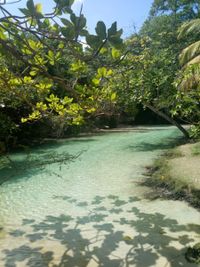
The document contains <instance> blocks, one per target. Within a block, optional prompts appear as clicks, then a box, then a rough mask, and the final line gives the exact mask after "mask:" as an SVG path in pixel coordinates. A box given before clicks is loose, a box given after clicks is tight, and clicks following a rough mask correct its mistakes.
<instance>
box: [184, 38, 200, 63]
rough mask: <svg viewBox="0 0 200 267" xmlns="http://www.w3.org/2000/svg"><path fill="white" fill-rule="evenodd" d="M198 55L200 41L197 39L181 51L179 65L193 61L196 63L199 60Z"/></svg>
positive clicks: (199, 52)
mask: <svg viewBox="0 0 200 267" xmlns="http://www.w3.org/2000/svg"><path fill="white" fill-rule="evenodd" d="M199 55H200V41H197V42H195V43H193V44H191V45H189V46H188V47H186V48H185V49H183V51H182V52H181V54H180V56H179V60H180V64H181V65H185V64H187V65H190V64H193V63H195V62H196V63H197V62H198V60H199Z"/></svg>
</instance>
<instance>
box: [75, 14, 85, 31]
mask: <svg viewBox="0 0 200 267" xmlns="http://www.w3.org/2000/svg"><path fill="white" fill-rule="evenodd" d="M86 22H87V20H86V18H85V17H84V16H83V15H81V16H80V17H79V18H78V23H79V24H78V25H77V26H79V29H83V28H84V27H85V26H86Z"/></svg>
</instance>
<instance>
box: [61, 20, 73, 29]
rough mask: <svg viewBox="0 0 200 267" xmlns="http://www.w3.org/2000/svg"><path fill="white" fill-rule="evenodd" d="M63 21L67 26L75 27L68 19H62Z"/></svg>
mask: <svg viewBox="0 0 200 267" xmlns="http://www.w3.org/2000/svg"><path fill="white" fill-rule="evenodd" d="M61 21H62V23H63V24H64V25H65V26H68V27H73V24H72V23H71V22H70V21H69V20H68V19H64V18H61Z"/></svg>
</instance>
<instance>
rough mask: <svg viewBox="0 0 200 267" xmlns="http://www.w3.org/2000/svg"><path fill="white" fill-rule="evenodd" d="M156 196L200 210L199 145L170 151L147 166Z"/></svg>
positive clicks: (147, 181)
mask: <svg viewBox="0 0 200 267" xmlns="http://www.w3.org/2000/svg"><path fill="white" fill-rule="evenodd" d="M147 169H148V174H149V177H148V178H147V179H146V181H145V182H144V184H145V185H148V186H151V187H152V188H153V189H155V190H154V194H153V197H154V198H156V197H165V198H172V199H179V200H185V201H187V202H188V203H190V204H191V205H192V206H194V207H195V208H198V209H200V142H198V143H195V144H186V145H181V146H178V147H176V148H175V149H172V150H169V151H168V152H167V153H165V154H164V155H163V156H162V157H161V158H159V159H157V160H156V161H155V162H154V164H153V166H151V167H148V168H147Z"/></svg>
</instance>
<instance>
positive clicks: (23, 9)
mask: <svg viewBox="0 0 200 267" xmlns="http://www.w3.org/2000/svg"><path fill="white" fill-rule="evenodd" d="M19 10H20V11H21V12H22V13H23V14H24V15H25V16H30V15H31V13H30V11H29V10H28V9H26V8H19Z"/></svg>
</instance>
